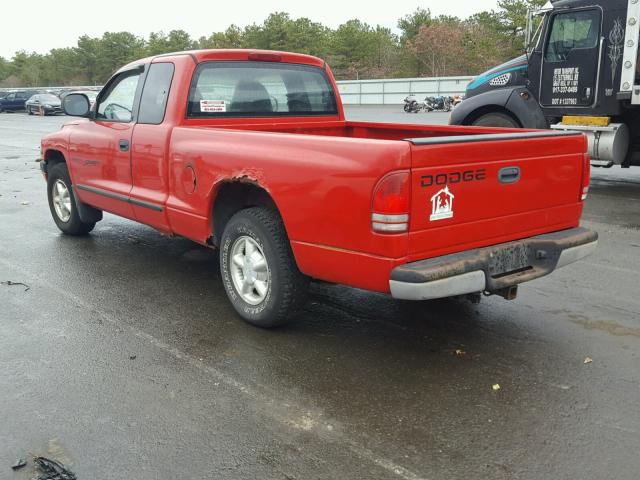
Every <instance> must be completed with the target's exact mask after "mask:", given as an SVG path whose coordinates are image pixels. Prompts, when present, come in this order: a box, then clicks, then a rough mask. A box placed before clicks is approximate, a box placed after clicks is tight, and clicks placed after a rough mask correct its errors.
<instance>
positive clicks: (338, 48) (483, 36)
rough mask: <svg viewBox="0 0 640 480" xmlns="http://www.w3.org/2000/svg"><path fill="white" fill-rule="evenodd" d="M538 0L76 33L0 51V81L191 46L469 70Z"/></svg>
mask: <svg viewBox="0 0 640 480" xmlns="http://www.w3.org/2000/svg"><path fill="white" fill-rule="evenodd" d="M543 3H545V0H499V1H498V7H497V9H496V10H491V11H484V12H481V13H477V14H474V15H472V16H470V17H468V18H466V19H461V18H458V17H453V16H447V15H440V16H433V15H432V14H431V12H430V11H429V10H424V9H422V8H418V9H417V10H416V11H415V12H413V13H411V14H408V15H405V16H403V17H402V18H400V19H399V20H398V23H397V26H398V32H399V33H397V34H396V33H394V32H393V31H392V30H391V29H389V28H385V27H382V26H380V25H376V26H372V25H368V24H367V23H364V22H362V21H361V20H357V19H353V20H349V21H347V22H345V23H343V24H342V25H340V26H339V27H337V28H336V29H331V28H328V27H326V26H324V25H322V24H321V23H317V22H314V21H312V20H310V19H308V18H304V17H303V18H291V16H290V15H289V14H288V13H284V12H275V13H272V14H271V15H269V16H268V17H267V18H266V20H264V22H262V23H261V24H252V25H249V26H247V27H244V28H240V27H238V26H236V25H231V26H229V27H228V28H227V29H226V30H225V31H223V32H215V33H212V34H211V35H210V36H208V37H200V38H198V39H194V38H191V36H190V35H189V34H188V33H187V32H186V31H184V30H172V31H170V32H169V33H164V32H155V33H151V34H150V35H149V36H148V38H141V37H139V36H136V35H134V34H132V33H130V32H106V33H104V34H103V35H102V36H101V37H90V36H88V35H83V36H81V37H80V38H79V39H78V42H77V45H76V46H75V47H68V48H54V49H52V50H51V51H49V53H46V54H39V53H35V52H34V53H28V52H25V51H18V52H17V53H16V54H15V55H14V56H13V58H11V59H4V58H2V57H0V87H38V86H50V85H100V84H102V83H104V82H105V81H106V80H107V79H108V78H109V76H110V75H111V74H112V73H113V72H114V71H115V70H116V69H118V68H119V67H121V66H122V65H124V64H126V63H128V62H130V61H132V60H135V59H138V58H142V57H146V56H151V55H157V54H162V53H168V52H175V51H181V50H191V49H199V48H259V49H268V50H284V51H292V52H299V53H307V54H310V55H316V56H319V57H321V58H324V59H326V60H327V61H328V62H329V65H331V68H332V70H333V72H334V74H335V76H336V77H337V78H338V79H364V78H398V77H430V76H433V77H435V76H452V75H476V74H478V73H480V72H482V71H484V70H486V69H488V68H491V67H492V66H494V65H498V64H500V63H502V62H503V61H506V60H508V59H510V58H513V57H515V56H517V55H519V54H521V53H522V52H523V50H524V27H525V23H526V16H527V10H528V9H530V8H534V7H539V6H542V4H543Z"/></svg>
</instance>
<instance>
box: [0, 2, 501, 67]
mask: <svg viewBox="0 0 640 480" xmlns="http://www.w3.org/2000/svg"><path fill="white" fill-rule="evenodd" d="M495 6H496V0H424V1H422V2H420V1H416V0H369V1H366V0H343V1H336V0H275V1H260V0H180V1H177V2H174V1H166V0H155V1H153V2H151V1H148V0H109V1H99V2H96V1H86V0H83V1H80V0H64V1H62V2H51V0H46V1H45V0H22V1H15V0H12V1H10V2H9V3H8V4H6V5H5V6H4V7H5V8H4V9H3V10H4V12H3V13H2V14H0V18H3V19H4V21H3V22H2V28H0V56H2V57H5V58H11V57H12V56H13V54H14V53H15V52H16V51H18V50H26V51H28V52H31V51H35V52H38V53H46V52H48V51H49V50H50V49H52V48H61V47H71V46H75V45H76V40H77V38H78V37H79V36H81V35H84V34H87V35H89V36H92V37H98V36H101V35H102V33H103V32H105V31H112V32H113V31H122V30H125V31H130V32H133V33H134V34H136V35H139V36H144V37H146V36H147V35H148V34H149V32H154V31H159V30H164V31H165V32H168V31H169V30H173V29H183V30H186V31H187V32H189V33H190V34H191V36H192V37H193V38H199V37H200V36H202V35H205V36H208V35H210V34H211V33H212V32H215V31H221V30H225V29H226V28H227V27H228V26H229V25H230V24H232V23H235V24H236V25H239V26H241V27H244V26H245V25H248V24H251V23H254V22H255V23H261V22H262V21H263V20H264V19H265V18H266V17H267V15H269V13H272V12H275V11H285V12H289V13H290V14H291V16H292V17H294V18H296V17H309V18H311V19H312V20H314V21H317V22H321V23H323V24H325V25H327V26H329V27H334V28H335V27H337V26H338V25H340V24H341V23H344V22H345V21H347V20H349V19H352V18H358V19H360V20H362V21H364V22H367V23H369V24H372V25H375V24H380V25H383V26H386V27H390V28H393V29H395V27H396V23H397V20H398V18H400V17H401V16H403V15H406V14H408V13H411V12H413V11H414V10H415V9H416V8H417V7H422V8H425V9H427V8H428V9H430V10H431V12H432V13H433V14H435V15H440V14H447V15H457V16H459V17H467V16H469V15H471V14H473V13H476V12H479V11H482V10H490V9H492V8H495Z"/></svg>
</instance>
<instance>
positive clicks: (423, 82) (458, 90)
mask: <svg viewBox="0 0 640 480" xmlns="http://www.w3.org/2000/svg"><path fill="white" fill-rule="evenodd" d="M471 80H473V77H425V78H393V79H379V80H341V81H338V82H337V84H338V90H339V91H340V96H341V97H342V102H343V103H344V104H345V105H397V104H400V103H402V101H403V100H404V98H405V97H406V96H407V95H409V94H410V93H412V94H414V95H416V96H417V97H418V98H419V99H421V100H422V99H423V98H424V97H427V96H432V97H438V96H440V95H452V96H453V95H462V94H464V92H465V90H466V88H467V84H468V83H469V82H471ZM95 88H98V89H99V88H100V87H97V86H91V87H89V86H85V87H68V86H65V87H63V86H58V87H34V88H0V92H2V91H15V90H54V91H55V90H89V89H91V90H93V89H95Z"/></svg>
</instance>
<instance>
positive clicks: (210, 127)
mask: <svg viewBox="0 0 640 480" xmlns="http://www.w3.org/2000/svg"><path fill="white" fill-rule="evenodd" d="M99 98H100V100H99V101H98V104H97V105H96V107H95V108H94V109H93V110H91V109H90V105H89V99H88V98H87V96H86V95H84V94H70V95H68V96H67V97H65V99H64V102H63V107H64V109H65V113H67V114H69V115H74V116H77V117H80V118H78V119H75V120H74V121H72V122H70V123H68V124H67V125H65V127H64V128H63V129H62V130H60V131H58V132H55V133H52V134H49V135H47V136H45V137H44V138H43V139H42V144H41V147H42V148H41V152H42V158H41V162H40V165H41V168H42V171H43V173H44V175H45V179H46V181H47V196H48V200H49V208H50V211H51V215H52V217H53V220H54V222H55V224H56V225H57V227H58V228H59V229H60V230H61V231H62V232H63V233H65V234H68V235H81V234H86V233H88V232H90V231H91V230H92V229H93V228H94V227H95V225H96V222H98V221H100V220H101V219H102V212H103V211H106V212H111V213H114V214H116V215H119V216H122V217H126V218H129V219H132V220H135V221H138V222H141V223H144V224H147V225H150V226H152V227H154V228H156V229H157V230H159V231H161V232H163V233H165V234H167V235H179V236H183V237H186V238H189V239H191V240H193V241H195V242H198V243H200V244H202V245H204V246H208V247H211V248H218V250H219V256H220V261H219V268H220V271H221V277H220V278H221V281H222V284H223V286H224V289H225V291H226V293H227V296H228V298H229V301H230V302H231V304H232V305H233V307H234V308H235V310H236V311H237V312H238V314H239V315H240V316H241V317H242V318H243V319H245V320H246V321H248V322H250V323H252V324H254V325H257V326H260V327H273V326H275V325H279V324H282V323H284V322H286V321H288V320H289V319H291V318H292V317H293V316H294V315H295V313H296V312H297V311H298V310H299V309H300V308H301V307H302V305H303V304H304V300H305V294H306V291H307V286H308V282H309V279H319V280H322V281H326V282H332V283H338V284H345V285H349V286H353V287H358V288H363V289H367V290H372V291H378V292H383V293H387V294H391V295H392V296H393V297H394V298H397V299H403V300H427V299H433V298H443V297H450V296H457V295H465V294H477V293H480V292H485V293H487V294H495V295H500V296H502V297H504V298H506V299H508V300H512V299H514V298H515V294H516V289H517V286H518V285H519V284H520V283H523V282H526V281H529V280H533V279H535V278H538V277H542V276H544V275H547V274H549V273H551V272H552V271H553V270H555V269H557V268H560V267H564V266H565V265H568V264H570V263H572V262H575V261H577V260H579V259H581V258H583V257H585V256H587V255H589V254H590V253H592V252H593V251H594V249H595V248H596V245H597V238H598V235H597V233H595V232H593V231H591V230H588V229H586V228H581V227H580V216H581V214H582V209H583V206H584V200H585V198H586V196H587V192H588V187H589V155H588V154H587V153H586V152H587V141H586V137H585V136H584V135H583V134H581V133H579V132H554V131H522V130H515V129H514V130H506V129H499V128H489V127H486V128H477V127H459V126H448V125H442V126H436V125H409V124H398V125H392V124H385V123H372V122H356V121H349V120H346V119H345V115H344V111H343V108H342V103H341V101H340V97H339V95H338V89H337V86H336V83H335V81H334V78H333V76H332V74H331V70H330V69H329V67H328V66H327V64H326V63H325V62H324V61H323V60H321V59H319V58H316V57H311V56H308V55H302V54H295V53H285V52H269V51H256V50H201V51H197V52H185V53H174V54H170V55H162V56H158V57H155V58H147V59H144V60H139V61H137V62H133V63H130V64H129V65H127V66H125V67H123V68H121V69H120V70H119V71H118V72H116V74H115V75H114V76H113V77H112V78H111V79H110V80H109V81H108V82H107V84H106V85H105V87H104V89H103V90H102V92H101V93H100V96H99ZM157 261H159V262H162V257H161V256H160V257H159V258H158V260H157ZM94 268H95V269H96V270H99V269H100V265H99V264H97V263H96V264H95V266H94ZM140 301H141V302H143V301H145V300H144V297H140ZM185 307H188V306H187V305H185Z"/></svg>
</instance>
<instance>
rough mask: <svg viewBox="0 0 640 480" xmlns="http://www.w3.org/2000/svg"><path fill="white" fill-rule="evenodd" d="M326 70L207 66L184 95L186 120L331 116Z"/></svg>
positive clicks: (235, 64)
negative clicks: (187, 93) (202, 118)
mask: <svg viewBox="0 0 640 480" xmlns="http://www.w3.org/2000/svg"><path fill="white" fill-rule="evenodd" d="M337 113H338V111H337V107H336V99H335V94H334V91H333V88H332V87H331V84H330V83H329V79H328V77H327V74H326V73H325V71H324V70H323V69H321V68H317V67H312V66H308V65H296V64H290V63H276V62H244V61H243V62H207V63H204V64H202V65H200V67H198V69H197V70H196V73H195V74H194V78H193V81H192V83H191V90H190V92H189V106H188V115H189V116H190V117H234V116H235V117H238V116H285V115H292V116H295V115H303V116H306V115H336V114H337Z"/></svg>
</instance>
